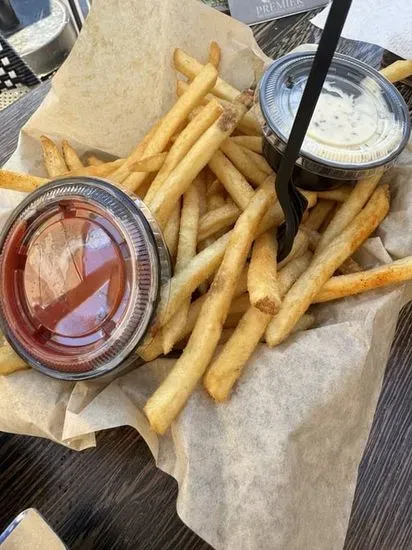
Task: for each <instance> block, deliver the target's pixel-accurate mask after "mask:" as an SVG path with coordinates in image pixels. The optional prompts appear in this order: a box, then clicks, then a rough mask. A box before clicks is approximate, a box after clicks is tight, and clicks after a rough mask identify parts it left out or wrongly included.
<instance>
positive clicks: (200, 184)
mask: <svg viewBox="0 0 412 550" xmlns="http://www.w3.org/2000/svg"><path fill="white" fill-rule="evenodd" d="M193 185H196V186H197V191H198V194H199V215H200V217H202V216H203V215H204V214H206V212H207V202H206V193H207V190H206V179H205V176H204V173H203V172H200V174H199V175H198V176H196V178H195V179H194V181H193Z"/></svg>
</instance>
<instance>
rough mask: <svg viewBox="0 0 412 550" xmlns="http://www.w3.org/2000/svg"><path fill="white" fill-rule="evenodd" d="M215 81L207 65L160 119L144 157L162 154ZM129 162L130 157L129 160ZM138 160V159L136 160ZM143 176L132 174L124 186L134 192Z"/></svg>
mask: <svg viewBox="0 0 412 550" xmlns="http://www.w3.org/2000/svg"><path fill="white" fill-rule="evenodd" d="M216 79H217V70H216V68H215V67H213V65H211V64H210V63H208V64H207V65H205V66H204V67H202V70H201V71H199V74H197V75H196V77H195V78H194V79H193V82H192V83H191V84H190V86H189V88H188V90H187V92H186V93H185V94H184V95H182V96H181V97H179V98H178V100H177V101H176V103H175V104H174V105H173V107H172V108H171V109H170V111H169V112H168V113H167V114H166V115H165V116H164V117H163V118H162V120H161V122H160V124H159V126H158V128H156V131H155V132H154V135H153V136H152V138H151V139H150V140H149V143H148V144H147V146H146V148H145V155H146V156H151V155H155V154H157V153H162V152H163V151H164V149H165V147H166V145H167V144H168V142H169V141H170V139H171V137H172V136H173V135H174V133H175V132H176V130H178V128H179V127H180V126H181V124H182V123H183V122H184V121H185V119H186V118H187V117H188V115H189V113H190V112H191V111H192V110H193V109H194V108H195V107H197V106H198V105H199V104H200V102H201V100H202V98H203V97H204V96H205V95H206V94H207V93H208V92H209V91H210V90H211V88H212V87H213V86H214V84H215V82H216ZM128 160H130V157H129V159H128ZM137 160H140V159H137ZM145 177H146V176H145V174H142V173H133V174H130V175H129V176H128V177H127V178H126V179H125V180H124V182H123V183H124V185H125V186H126V187H128V188H129V189H131V190H132V191H135V190H136V189H138V188H139V187H140V185H141V184H142V183H143V182H144V180H145Z"/></svg>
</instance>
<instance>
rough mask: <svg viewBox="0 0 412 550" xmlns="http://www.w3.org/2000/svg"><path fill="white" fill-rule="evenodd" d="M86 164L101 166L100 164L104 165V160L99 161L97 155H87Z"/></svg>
mask: <svg viewBox="0 0 412 550" xmlns="http://www.w3.org/2000/svg"><path fill="white" fill-rule="evenodd" d="M86 164H87V166H99V165H100V164H104V160H102V159H99V157H96V155H93V154H91V155H87V157H86Z"/></svg>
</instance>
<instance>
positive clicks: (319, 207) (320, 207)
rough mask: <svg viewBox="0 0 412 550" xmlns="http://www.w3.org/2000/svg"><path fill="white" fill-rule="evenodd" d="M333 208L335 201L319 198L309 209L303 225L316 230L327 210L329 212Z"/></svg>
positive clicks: (324, 217)
mask: <svg viewBox="0 0 412 550" xmlns="http://www.w3.org/2000/svg"><path fill="white" fill-rule="evenodd" d="M334 208H335V203H334V202H333V201H330V200H324V199H321V200H319V201H318V202H317V204H316V205H315V206H314V207H313V208H312V210H311V211H310V214H309V217H308V219H307V220H306V221H305V223H304V226H305V227H306V228H307V229H308V230H310V231H318V230H319V228H320V226H321V225H322V223H323V222H324V221H325V219H326V217H327V216H328V214H329V212H331V211H332V210H333V209H334ZM319 238H320V236H319Z"/></svg>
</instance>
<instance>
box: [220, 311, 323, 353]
mask: <svg viewBox="0 0 412 550" xmlns="http://www.w3.org/2000/svg"><path fill="white" fill-rule="evenodd" d="M228 317H229V316H228ZM239 321H240V319H239ZM314 324H315V316H314V315H312V314H310V313H305V315H303V317H301V318H300V319H299V321H298V323H297V324H296V326H295V327H294V329H293V332H292V334H295V333H298V332H303V331H304V330H308V329H310V328H312V327H313V325H314ZM236 326H237V325H236ZM235 330H236V328H225V329H223V330H222V336H221V337H220V340H219V346H223V345H224V344H226V342H228V341H229V340H230V338H232V336H233V334H234V333H235ZM260 342H261V343H264V342H266V340H265V335H264V334H262V337H261V339H260Z"/></svg>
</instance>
